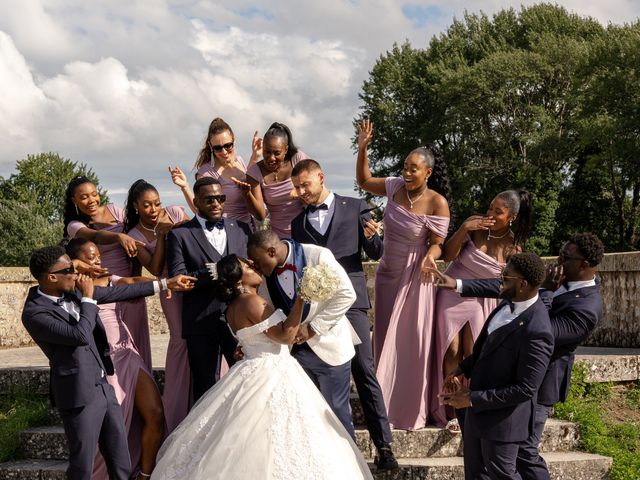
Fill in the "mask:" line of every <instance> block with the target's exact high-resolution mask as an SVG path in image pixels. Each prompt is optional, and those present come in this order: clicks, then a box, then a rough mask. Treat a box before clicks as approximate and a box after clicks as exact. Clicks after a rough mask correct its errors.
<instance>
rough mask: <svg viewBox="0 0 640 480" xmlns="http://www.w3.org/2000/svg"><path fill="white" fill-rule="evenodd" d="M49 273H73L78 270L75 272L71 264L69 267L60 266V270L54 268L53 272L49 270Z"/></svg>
mask: <svg viewBox="0 0 640 480" xmlns="http://www.w3.org/2000/svg"><path fill="white" fill-rule="evenodd" d="M49 273H58V274H60V275H73V274H74V273H78V272H76V268H75V267H74V266H73V265H71V266H70V267H67V268H62V269H60V270H56V271H55V272H49Z"/></svg>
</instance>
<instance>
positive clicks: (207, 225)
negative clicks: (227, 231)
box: [204, 220, 224, 232]
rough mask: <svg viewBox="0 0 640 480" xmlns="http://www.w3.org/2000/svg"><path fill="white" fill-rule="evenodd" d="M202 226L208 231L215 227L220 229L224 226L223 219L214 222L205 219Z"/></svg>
mask: <svg viewBox="0 0 640 480" xmlns="http://www.w3.org/2000/svg"><path fill="white" fill-rule="evenodd" d="M204 226H205V228H206V229H207V230H208V231H209V232H210V231H211V230H213V229H214V228H217V229H218V230H222V229H223V228H224V220H218V221H216V222H212V221H210V220H206V221H205V222H204Z"/></svg>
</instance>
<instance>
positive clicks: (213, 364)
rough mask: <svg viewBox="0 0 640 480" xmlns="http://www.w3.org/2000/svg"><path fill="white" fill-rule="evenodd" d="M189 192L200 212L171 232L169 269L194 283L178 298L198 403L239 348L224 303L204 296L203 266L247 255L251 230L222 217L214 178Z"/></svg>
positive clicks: (222, 197) (220, 196)
mask: <svg viewBox="0 0 640 480" xmlns="http://www.w3.org/2000/svg"><path fill="white" fill-rule="evenodd" d="M193 193H194V195H195V196H194V199H193V203H194V204H195V206H196V208H197V209H198V213H197V214H196V215H195V216H194V218H192V219H191V220H189V221H188V222H186V223H185V224H183V225H181V226H179V227H177V228H174V229H173V230H171V232H170V233H169V236H168V237H167V266H168V268H169V274H170V275H171V276H174V275H178V274H187V275H191V276H193V277H196V278H197V279H198V280H197V282H196V284H195V288H194V289H193V290H192V291H190V292H187V293H185V294H184V295H183V297H182V299H183V301H182V337H183V338H184V339H185V340H186V342H187V355H188V357H189V367H190V368H191V374H192V377H193V397H194V400H198V399H199V398H200V397H201V396H202V395H203V394H204V393H205V392H206V391H207V390H208V389H209V388H211V387H212V386H213V385H214V384H215V383H216V381H217V380H218V379H219V378H220V363H221V361H222V355H224V356H225V358H226V360H227V363H228V364H229V366H231V365H233V363H234V362H235V360H234V357H233V354H234V350H235V347H236V344H237V342H236V341H235V339H234V338H233V335H231V331H230V330H229V327H228V326H227V322H226V320H225V318H224V311H225V309H226V305H225V304H224V303H223V302H221V301H220V300H218V299H216V298H214V295H211V294H210V292H208V290H209V289H210V288H211V283H212V280H211V275H210V274H209V271H208V270H207V268H206V264H207V263H213V262H217V261H218V260H220V259H221V258H222V257H224V256H225V255H229V254H232V253H235V254H236V255H238V256H240V257H246V256H247V236H248V234H249V233H250V229H249V226H248V225H247V224H245V223H243V222H238V221H235V220H228V219H227V220H225V219H223V218H222V214H223V212H224V202H225V200H226V197H225V195H224V194H223V193H222V187H221V186H220V182H218V180H216V179H215V178H213V177H202V178H200V179H198V180H197V181H196V183H195V184H194V186H193Z"/></svg>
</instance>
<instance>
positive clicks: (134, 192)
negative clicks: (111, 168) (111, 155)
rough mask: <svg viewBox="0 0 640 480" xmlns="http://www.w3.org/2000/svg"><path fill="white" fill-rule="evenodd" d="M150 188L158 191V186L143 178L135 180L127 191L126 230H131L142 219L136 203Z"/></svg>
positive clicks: (125, 208) (125, 207)
mask: <svg viewBox="0 0 640 480" xmlns="http://www.w3.org/2000/svg"><path fill="white" fill-rule="evenodd" d="M149 190H153V191H154V192H156V193H158V190H157V189H156V187H154V186H153V185H151V184H150V183H149V182H147V181H146V180H143V179H142V178H141V179H139V180H136V181H135V182H133V185H131V187H129V192H128V193H127V200H126V202H125V204H124V210H125V218H124V231H125V232H129V231H130V230H131V229H133V228H134V227H135V226H136V225H137V224H138V222H139V221H140V214H139V213H138V210H137V209H136V207H135V203H136V202H137V201H138V199H139V198H140V196H141V195H142V194H143V193H144V192H147V191H149Z"/></svg>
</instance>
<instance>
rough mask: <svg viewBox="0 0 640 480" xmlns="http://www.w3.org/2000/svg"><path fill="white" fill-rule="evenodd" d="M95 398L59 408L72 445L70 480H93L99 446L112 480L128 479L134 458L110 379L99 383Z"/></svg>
mask: <svg viewBox="0 0 640 480" xmlns="http://www.w3.org/2000/svg"><path fill="white" fill-rule="evenodd" d="M95 389H96V392H95V393H96V394H95V395H94V397H93V400H92V401H91V402H90V403H88V404H86V405H83V406H81V407H76V408H70V409H59V410H60V416H61V418H62V425H63V426H64V433H65V435H66V436H67V443H68V444H69V467H68V468H67V478H68V479H70V480H91V473H92V471H93V462H94V459H95V457H96V446H98V448H99V449H100V453H101V454H102V456H103V457H104V460H105V463H106V465H107V470H108V472H109V478H110V479H111V480H128V479H129V477H130V475H131V459H130V457H129V447H128V444H127V432H126V431H125V426H124V418H123V417H122V409H121V408H120V404H118V400H117V399H116V394H115V391H114V390H113V387H112V386H111V385H109V384H108V383H107V382H106V380H104V383H101V384H99V385H96V386H95Z"/></svg>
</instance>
